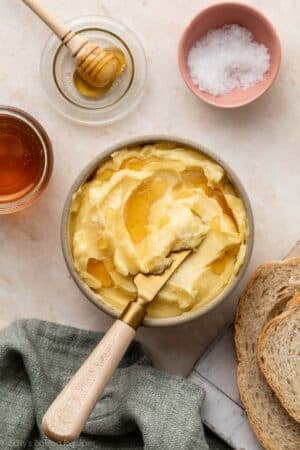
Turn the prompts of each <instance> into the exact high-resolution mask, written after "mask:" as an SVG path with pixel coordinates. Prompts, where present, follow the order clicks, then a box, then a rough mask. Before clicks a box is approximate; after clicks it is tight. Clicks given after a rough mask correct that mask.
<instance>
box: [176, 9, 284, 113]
mask: <svg viewBox="0 0 300 450" xmlns="http://www.w3.org/2000/svg"><path fill="white" fill-rule="evenodd" d="M229 24H238V25H241V26H242V27H245V28H248V29H249V30H250V31H251V32H252V34H253V36H254V39H255V40H256V41H257V42H259V43H262V44H264V45H265V46H266V47H267V48H268V50H269V53H270V68H269V70H268V72H266V74H265V75H264V78H263V80H262V81H261V82H259V83H257V84H255V85H254V86H252V87H250V88H248V89H242V88H240V89H236V90H234V91H232V92H231V93H229V94H227V95H222V96H218V97H216V96H214V95H211V94H208V93H206V92H204V91H202V90H201V89H200V88H199V87H198V86H196V85H195V84H194V83H193V81H192V79H191V77H190V74H189V70H188V65H187V59H188V55H189V52H190V50H191V48H192V47H193V45H194V43H195V42H196V41H198V40H199V39H200V38H201V37H202V36H203V35H205V34H206V33H207V32H208V31H209V30H211V29H213V28H220V27H222V26H224V25H229ZM178 61H179V68H180V71H181V74H182V77H183V79H184V81H185V83H186V84H187V86H188V87H189V88H190V90H191V91H192V92H193V93H194V94H195V95H196V96H197V97H198V98H200V99H201V100H203V101H205V102H206V103H209V104H210V105H214V106H218V107H221V108H235V107H238V106H243V105H246V104H248V103H251V102H253V101H254V100H256V99H257V98H259V97H260V96H261V95H262V94H263V93H264V92H266V91H267V90H268V89H269V88H270V87H271V86H272V84H273V82H274V81H275V79H276V77H277V74H278V71H279V67H280V62H281V47H280V41H279V38H278V35H277V33H276V31H275V29H274V27H273V25H272V24H271V22H270V21H269V20H268V19H267V18H266V17H265V16H264V15H263V14H261V13H260V12H259V11H257V10H256V9H254V8H252V7H250V6H248V5H243V4H241V3H220V4H217V5H213V6H210V7H208V8H206V9H204V10H203V11H201V12H200V13H199V14H198V15H197V16H196V17H195V18H194V19H193V20H192V21H191V23H190V24H189V25H188V26H187V28H186V29H185V31H184V33H183V35H182V37H181V40H180V43H179V48H178Z"/></svg>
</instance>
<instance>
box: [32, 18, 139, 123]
mask: <svg viewBox="0 0 300 450" xmlns="http://www.w3.org/2000/svg"><path fill="white" fill-rule="evenodd" d="M67 25H68V26H69V27H70V29H72V30H74V31H76V32H77V33H79V34H81V35H82V36H84V37H85V38H87V39H89V40H90V41H92V42H95V43H97V44H99V45H100V46H102V47H112V46H116V47H118V48H119V49H121V50H122V51H123V53H124V55H125V59H126V68H125V70H124V72H123V73H122V75H121V76H120V77H118V78H117V80H115V82H114V83H113V85H112V87H111V88H110V89H109V91H108V92H107V93H106V94H105V95H103V96H102V97H99V98H96V99H95V98H89V97H85V96H83V95H81V94H80V93H79V92H78V91H77V89H76V88H75V86H74V83H73V74H74V70H75V64H74V62H73V60H72V57H71V55H70V53H69V51H68V49H67V48H66V47H65V46H64V45H62V43H61V42H60V40H59V39H58V38H57V37H56V36H55V35H51V36H50V38H49V40H48V41H47V43H46V45H45V48H44V50H43V53H42V58H41V67H40V71H41V78H42V83H43V87H44V89H45V91H46V93H47V95H48V98H49V101H50V102H51V104H52V105H53V106H54V107H55V109H56V110H57V111H58V112H60V113H61V114H62V115H64V116H65V117H68V118H69V119H71V120H74V121H76V122H80V123H83V124H87V125H100V124H107V123H110V122H113V121H115V120H117V119H119V118H121V117H123V116H124V115H125V114H127V113H129V112H130V111H132V109H133V108H134V107H135V106H136V105H137V103H138V101H139V100H140V98H141V95H142V93H143V90H144V85H145V81H146V76H147V64H146V58H145V53H144V50H143V47H142V45H141V43H140V41H139V39H138V38H137V36H136V35H135V34H134V33H133V32H132V31H130V30H129V29H128V28H127V27H126V26H125V25H123V24H121V23H120V22H118V21H116V20H115V19H112V18H109V17H103V16H83V17H80V18H77V19H74V20H71V21H70V22H68V23H67Z"/></svg>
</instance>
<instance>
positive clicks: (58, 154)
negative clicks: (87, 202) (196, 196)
mask: <svg viewBox="0 0 300 450" xmlns="http://www.w3.org/2000/svg"><path fill="white" fill-rule="evenodd" d="M43 3H44V4H45V5H46V6H49V8H50V7H51V8H52V10H53V11H54V12H56V14H57V15H58V16H60V17H61V18H62V19H63V20H68V19H70V18H73V17H75V16H81V15H83V14H105V15H109V16H112V17H115V18H116V19H119V20H121V21H123V22H124V23H125V24H126V25H127V26H128V27H129V28H132V29H133V30H134V31H135V32H136V33H137V34H138V35H139V36H140V38H141V40H142V42H143V44H144V47H145V51H146V55H147V60H148V65H149V75H148V82H147V87H146V92H145V95H144V97H143V99H142V102H141V103H140V104H139V106H138V108H137V109H136V110H135V111H134V112H133V113H131V114H130V115H129V116H127V117H126V118H124V119H122V120H121V121H119V122H116V123H115V124H112V125H109V126H105V127H94V128H88V127H82V126H79V125H77V124H74V123H72V122H69V121H68V120H66V119H64V118H62V117H60V116H59V115H58V114H57V113H56V112H55V111H54V110H53V109H52V107H51V106H50V105H49V103H48V101H47V99H46V96H45V94H44V92H43V90H42V87H41V83H40V77H39V61H40V54H41V50H42V48H43V46H44V43H45V41H46V39H47V37H48V35H49V31H48V30H47V28H46V27H45V26H44V25H43V24H42V23H40V22H39V21H38V20H37V18H36V17H35V16H33V14H32V13H31V12H30V11H29V10H28V9H27V8H25V6H24V5H23V4H22V2H21V1H17V0H1V5H0V23H1V26H0V40H1V42H2V51H1V71H0V83H1V103H2V104H6V105H13V106H16V107H20V108H23V109H25V110H26V111H28V112H29V113H31V114H33V115H34V116H35V117H36V118H37V119H38V120H39V121H40V122H41V123H42V124H43V125H44V127H45V128H46V130H47V131H48V133H49V135H50V137H51V139H52V142H53V147H54V152H55V169H54V173H53V177H52V180H51V183H50V185H49V188H48V190H47V191H46V193H45V194H44V195H43V197H42V198H41V199H40V201H39V202H38V203H37V204H36V205H34V206H33V207H31V208H30V209H28V210H26V211H24V212H21V213H18V214H15V215H11V216H1V217H0V327H4V326H6V325H8V324H9V323H10V322H12V321H13V320H15V319H19V318H29V317H36V318H41V319H45V320H52V321H57V322H60V323H64V324H70V325H73V326H77V327H83V328H89V329H94V330H104V329H106V328H107V327H108V326H109V324H110V323H111V319H110V318H109V317H107V316H106V315H105V314H103V313H102V312H101V311H99V310H97V309H96V308H95V307H94V306H93V305H92V304H90V303H89V302H88V301H86V300H85V299H84V298H83V296H82V295H81V293H80V292H79V291H78V289H77V287H76V286H75V285H74V283H73V281H72V279H71V278H70V276H69V274H68V272H67V269H66V267H65V264H64V261H63V258H62V253H61V250H60V242H59V224H60V216H61V210H62V207H63V203H64V199H65V196H66V194H67V191H68V189H69V187H70V185H71V183H72V182H73V180H74V178H75V176H76V175H77V174H78V172H79V170H80V169H81V168H82V167H83V166H84V165H85V164H87V163H88V162H89V161H90V159H91V158H92V157H93V156H95V155H96V154H98V153H100V152H101V151H103V150H104V149H105V148H106V147H107V146H109V145H111V144H113V143H116V142H118V141H122V139H128V138H130V137H136V136H139V135H144V134H148V133H164V134H168V133H169V134H173V135H178V136H181V137H188V138H190V139H192V140H195V141H197V142H199V143H203V145H205V146H207V147H209V148H211V149H212V150H214V151H215V152H216V153H218V154H219V155H220V156H222V158H223V159H224V160H225V161H227V162H228V163H229V164H230V165H231V166H232V168H233V169H234V170H235V171H236V172H237V174H238V175H239V176H240V178H241V180H242V182H243V183H244V186H245V188H246V189H247V191H248V193H249V197H250V200H251V202H252V206H253V210H254V216H255V225H256V239H255V248H254V253H253V257H252V260H251V265H250V270H251V269H253V267H255V266H256V265H257V264H258V263H260V262H262V261H265V260H268V259H274V258H278V257H281V256H283V255H284V254H285V253H286V251H287V250H288V248H289V247H290V244H291V243H292V241H293V240H296V237H297V236H298V235H299V223H300V208H299V193H300V176H299V172H300V156H299V141H300V81H299V80H300V65H299V57H300V32H299V23H298V18H299V16H300V2H298V1H296V0H280V1H276V2H274V1H270V0H253V1H248V2H247V3H248V4H250V5H253V6H256V7H258V8H259V9H260V10H261V11H262V12H263V13H265V14H266V15H267V16H268V17H269V18H270V19H271V20H272V22H273V23H274V25H275V27H276V28H277V30H278V33H279V36H280V38H281V42H282V50H283V61H282V67H281V71H280V74H279V79H278V81H277V82H276V84H275V85H274V87H273V88H272V89H271V90H270V91H269V92H268V93H267V94H266V95H265V96H263V97H262V98H261V99H260V100H258V101H256V102H255V103H253V104H252V105H249V106H247V107H244V108H242V109H237V110H232V111H229V110H228V111H226V110H217V109H214V108H212V107H210V106H208V105H206V104H204V103H201V102H200V101H198V100H197V99H196V98H195V97H194V96H193V95H192V94H191V93H190V92H189V91H188V90H187V88H186V87H185V85H184V83H183V81H182V79H181V76H180V74H179V71H178V67H177V44H178V41H179V37H180V35H181V32H182V30H183V28H184V27H185V25H186V24H187V23H188V22H189V21H190V20H191V19H192V17H193V16H194V14H195V13H196V12H197V11H199V10H200V9H201V8H202V7H204V6H207V5H208V4H209V3H210V2H208V1H205V0H189V1H188V2H187V1H184V0H148V1H147V0H128V1H126V2H125V1H121V2H120V1H119V0H102V1H100V0H89V1H88V2H87V1H86V0H65V1H64V2H61V1H59V0H51V1H50V0H44V1H43ZM235 301H236V296H235V298H231V299H228V300H227V301H226V302H225V304H223V305H222V306H221V307H219V308H218V309H216V310H214V311H213V312H211V313H210V314H208V315H206V316H205V317H203V318H201V319H199V320H197V321H195V322H193V323H190V324H187V325H184V326H180V327H176V328H169V329H145V328H144V329H141V330H139V332H138V338H139V339H140V340H141V341H142V342H143V343H144V344H145V347H146V349H147V350H148V352H149V353H150V354H151V355H152V357H153V359H154V361H155V363H156V365H157V366H159V367H163V368H165V369H168V370H170V371H173V372H177V373H182V374H184V373H187V371H188V370H189V369H190V368H191V366H192V365H193V363H194V361H195V359H196V358H197V357H198V356H200V354H201V352H202V351H203V349H204V348H205V347H206V346H207V344H208V343H209V342H210V341H211V339H212V337H213V336H214V335H215V334H216V333H217V332H218V330H219V329H220V328H221V327H222V325H223V324H224V323H225V322H226V321H228V320H229V319H230V317H231V316H232V313H233V310H234V303H235Z"/></svg>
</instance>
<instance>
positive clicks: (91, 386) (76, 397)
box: [42, 320, 135, 443]
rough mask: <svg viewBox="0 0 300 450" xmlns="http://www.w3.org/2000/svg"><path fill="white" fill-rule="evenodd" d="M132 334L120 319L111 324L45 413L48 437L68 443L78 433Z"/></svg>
mask: <svg viewBox="0 0 300 450" xmlns="http://www.w3.org/2000/svg"><path fill="white" fill-rule="evenodd" d="M134 336H135V330H134V329H133V328H132V327H130V326H129V325H127V324H126V323H124V322H122V321H121V320H117V321H116V322H115V323H114V324H113V325H112V327H111V328H110V329H109V330H108V332H107V333H106V335H105V336H104V337H103V338H102V340H101V341H100V343H99V344H98V345H97V347H96V348H95V349H94V350H93V352H92V353H91V355H90V356H89V357H88V358H87V359H86V360H85V362H84V363H83V365H82V366H81V367H80V369H79V370H78V371H77V372H76V374H75V375H74V376H73V378H71V380H70V381H69V382H68V383H67V385H66V386H65V387H64V389H63V390H62V391H61V393H60V394H59V395H58V397H57V398H56V399H55V400H54V402H53V403H52V404H51V405H50V407H49V409H48V410H47V412H46V414H45V415H44V418H43V422H42V428H43V431H44V433H45V434H46V435H47V436H48V437H49V438H50V439H52V440H53V441H56V442H63V443H68V442H71V441H74V440H75V439H77V438H78V437H79V435H80V433H81V431H82V429H83V427H84V425H85V423H86V421H87V419H88V417H89V415H90V413H91V411H92V410H93V408H94V406H95V404H96V402H97V400H98V398H99V396H100V395H101V394H102V393H103V391H104V388H105V386H106V384H107V383H108V381H109V380H110V378H111V376H112V374H113V373H114V371H115V369H116V368H117V366H118V364H119V362H120V360H121V359H122V357H123V355H124V353H125V351H126V350H127V348H128V346H129V344H130V343H131V341H132V340H133V338H134Z"/></svg>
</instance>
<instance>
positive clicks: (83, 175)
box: [61, 135, 254, 327]
mask: <svg viewBox="0 0 300 450" xmlns="http://www.w3.org/2000/svg"><path fill="white" fill-rule="evenodd" d="M157 141H168V142H176V143H179V144H181V145H186V146H189V147H192V148H193V149H195V150H198V151H201V152H202V153H203V154H205V155H207V156H208V157H210V158H211V159H213V160H215V161H216V162H217V163H218V164H220V166H222V167H223V168H224V170H225V172H226V174H227V176H228V178H229V179H230V181H231V182H232V184H233V186H234V188H235V190H236V192H237V193H238V194H239V196H240V197H241V199H242V200H243V202H244V205H245V208H246V212H247V218H248V223H249V237H248V239H247V249H246V256H245V260H244V263H243V265H242V267H241V268H240V270H239V272H238V274H237V275H236V276H235V278H234V279H233V280H232V282H231V283H230V284H229V285H228V286H226V288H225V289H224V290H223V291H222V292H221V293H220V294H219V295H218V296H217V297H215V298H214V299H213V300H212V301H210V302H209V303H208V304H206V305H204V306H203V307H202V308H199V309H197V310H193V311H191V312H189V313H186V314H183V315H181V316H176V317H170V318H165V319H151V318H146V319H145V320H144V323H143V325H145V326H149V327H165V326H172V325H178V324H180V323H185V322H189V321H191V320H194V319H196V318H198V317H200V316H202V315H203V314H205V313H207V312H208V311H210V310H211V309H213V308H215V307H216V306H217V305H218V304H219V303H221V302H222V301H223V300H225V298H226V297H227V296H228V295H229V294H230V293H232V291H233V290H234V289H235V287H236V286H237V284H238V282H239V281H240V280H241V278H242V277H243V275H244V273H245V271H246V269H247V266H248V263H249V259H250V256H251V253H252V248H253V239H254V222H253V214H252V209H251V205H250V202H249V198H248V196H247V193H246V191H245V189H244V188H243V186H242V184H241V182H240V181H239V179H238V177H237V176H236V175H235V173H234V172H233V171H232V170H231V169H230V167H228V165H227V164H226V163H224V162H223V161H222V160H221V159H220V158H219V157H218V156H217V155H215V154H214V153H212V152H211V151H210V150H207V149H206V148H203V147H202V146H201V145H200V144H197V143H195V142H191V141H189V140H188V139H182V138H177V137H174V136H165V135H157V136H144V137H140V138H137V139H131V140H128V141H125V142H122V143H119V144H116V145H113V146H112V147H110V148H108V149H107V150H106V151H105V152H103V153H101V155H98V156H97V157H96V158H95V159H93V161H91V162H90V164H88V165H87V166H86V167H85V168H84V169H83V170H82V171H81V172H80V174H79V175H78V177H77V179H76V180H75V182H74V184H73V186H72V187H71V189H70V192H69V194H68V196H67V199H66V202H65V205H64V209H63V214H62V222H61V244H62V250H63V255H64V258H65V261H66V264H67V267H68V269H69V272H70V274H71V276H72V278H73V280H74V281H75V283H76V284H77V286H78V287H79V289H80V290H81V292H82V293H83V294H84V295H85V297H86V298H87V299H88V300H90V301H91V302H92V303H94V305H96V306H97V307H98V308H100V309H102V311H104V312H106V313H107V314H110V315H111V316H114V317H118V316H119V315H120V311H119V310H117V309H114V308H112V307H111V306H109V305H107V304H105V303H104V302H101V300H99V297H97V296H96V294H95V293H94V292H93V291H92V289H90V288H89V286H88V285H87V284H85V283H84V282H83V281H82V280H81V278H80V277H79V275H78V273H77V272H76V270H75V268H74V264H73V258H72V252H71V247H70V242H69V216H70V207H71V203H72V198H73V195H74V193H75V192H76V191H77V190H78V189H79V187H80V186H81V185H82V184H83V183H85V182H86V181H87V180H88V179H89V178H90V177H91V175H93V174H94V172H95V170H96V169H97V168H98V167H99V166H100V165H101V164H103V162H104V161H105V160H106V159H107V158H108V157H109V156H110V154H111V153H113V152H115V151H117V150H120V149H121V148H124V147H128V146H134V145H143V144H149V143H154V142H157Z"/></svg>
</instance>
